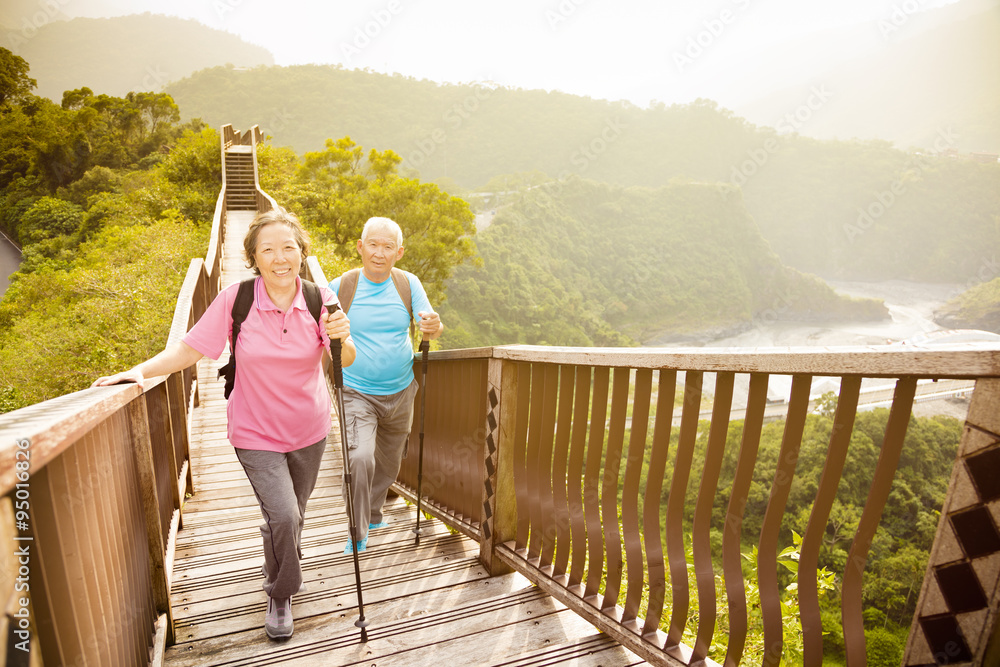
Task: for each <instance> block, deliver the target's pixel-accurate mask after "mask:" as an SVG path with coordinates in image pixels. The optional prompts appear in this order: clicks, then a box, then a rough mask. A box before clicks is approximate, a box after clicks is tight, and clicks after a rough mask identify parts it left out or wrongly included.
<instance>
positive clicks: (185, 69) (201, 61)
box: [0, 7, 274, 102]
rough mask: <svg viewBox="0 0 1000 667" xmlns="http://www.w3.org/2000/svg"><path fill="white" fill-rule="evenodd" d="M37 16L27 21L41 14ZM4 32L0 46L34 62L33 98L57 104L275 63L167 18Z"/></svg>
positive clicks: (237, 41) (255, 50)
mask: <svg viewBox="0 0 1000 667" xmlns="http://www.w3.org/2000/svg"><path fill="white" fill-rule="evenodd" d="M37 10H38V7H36V8H35V11H34V12H31V13H29V14H26V16H36V15H39V14H38V11H37ZM41 15H43V16H44V14H41ZM7 28H8V29H6V30H2V31H0V46H5V47H6V48H8V49H10V50H11V51H13V52H14V53H16V54H17V55H19V56H21V57H22V58H24V59H25V60H27V61H28V62H29V63H31V76H32V77H34V78H35V79H36V80H37V81H38V88H37V90H36V91H35V92H36V93H37V94H38V95H41V96H42V97H48V98H49V99H51V100H53V101H55V102H59V101H60V100H61V99H62V94H63V91H66V90H73V89H76V88H81V87H84V86H86V87H88V88H90V89H92V90H97V91H100V92H102V93H105V94H108V95H115V96H124V95H125V94H126V93H128V92H129V91H160V90H162V89H163V87H164V86H165V85H167V84H168V83H169V82H171V81H176V80H178V79H182V78H184V77H186V76H188V75H190V74H191V73H192V72H195V71H197V70H201V69H204V68H206V67H214V66H216V65H220V66H224V65H226V64H231V65H234V66H237V67H254V66H256V65H273V64H274V57H273V56H272V55H271V53H270V52H269V51H268V50H267V49H265V48H263V47H261V46H256V45H254V44H249V43H247V42H245V41H243V39H241V38H240V37H237V36H236V35H234V34H232V33H228V32H224V31H221V30H215V29H213V28H209V27H208V26H205V25H204V24H201V23H198V22H197V21H191V20H185V19H179V18H174V17H169V16H158V15H153V14H141V15H139V14H136V15H132V16H121V17H116V18H106V19H86V18H76V19H73V20H71V21H59V20H54V19H53V20H49V21H46V22H41V23H39V22H37V21H25V22H23V23H17V22H15V23H14V24H13V25H10V26H7Z"/></svg>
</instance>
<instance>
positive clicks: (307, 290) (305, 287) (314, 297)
mask: <svg viewBox="0 0 1000 667" xmlns="http://www.w3.org/2000/svg"><path fill="white" fill-rule="evenodd" d="M302 296H304V297H305V299H306V306H307V307H308V308H309V314H310V315H312V316H313V319H314V320H316V323H317V324H319V316H320V314H321V312H320V311H321V310H322V309H323V294H322V292H320V291H319V285H317V284H316V283H314V282H313V281H311V280H305V279H303V280H302Z"/></svg>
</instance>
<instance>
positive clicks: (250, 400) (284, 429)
mask: <svg viewBox="0 0 1000 667" xmlns="http://www.w3.org/2000/svg"><path fill="white" fill-rule="evenodd" d="M238 290H239V283H236V284H233V285H230V286H229V287H227V288H226V289H224V290H223V291H222V292H220V293H219V296H217V297H216V298H215V300H214V301H212V304H211V305H210V306H209V307H208V310H206V311H205V314H204V315H202V316H201V319H200V320H198V323H197V324H195V325H194V327H193V328H192V329H191V330H190V331H189V332H188V333H187V335H186V336H185V337H184V342H185V343H187V344H188V345H190V346H191V347H193V348H194V349H195V350H197V351H198V352H201V353H202V354H204V355H205V356H207V357H211V358H212V359H218V358H219V356H220V355H221V354H222V352H223V351H224V350H225V348H226V342H227V341H228V340H229V337H230V335H232V328H233V316H232V312H233V302H234V301H236V292H237V291H238ZM320 290H321V291H322V294H323V302H324V303H338V301H337V296H336V294H334V293H333V292H331V291H330V290H329V289H328V288H327V287H320ZM322 312H324V313H325V312H326V308H323V309H322ZM329 343H330V341H329V338H328V337H327V335H326V331H325V330H324V329H323V327H321V326H320V325H319V324H317V322H316V320H314V319H313V317H312V315H311V314H310V313H309V308H308V306H307V305H306V300H305V297H304V296H303V295H302V283H301V279H299V291H298V294H296V295H295V299H294V300H293V301H292V305H291V307H290V308H289V309H288V310H287V311H285V312H282V311H281V310H278V307H277V306H275V305H274V303H272V302H271V298H270V297H269V296H268V295H267V290H266V289H265V287H264V281H263V279H261V278H259V277H258V278H257V280H256V282H255V284H254V303H253V306H251V307H250V312H249V313H247V318H246V320H244V322H243V326H242V328H241V329H240V337H239V340H238V341H237V343H236V382H235V384H234V385H233V391H232V393H231V394H230V395H229V404H228V406H227V409H226V414H227V416H228V418H229V442H230V443H232V445H233V446H234V447H239V448H241V449H265V450H269V451H273V452H291V451H294V450H296V449H301V448H302V447H306V446H308V445H311V444H313V443H316V442H318V441H320V440H321V439H323V438H324V437H326V435H327V434H328V433H329V431H330V405H331V404H330V392H329V391H328V390H327V386H326V380H325V378H324V377H323V371H322V368H321V365H320V361H321V359H322V357H323V349H324V347H326V348H329Z"/></svg>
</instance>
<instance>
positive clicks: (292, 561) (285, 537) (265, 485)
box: [236, 438, 326, 598]
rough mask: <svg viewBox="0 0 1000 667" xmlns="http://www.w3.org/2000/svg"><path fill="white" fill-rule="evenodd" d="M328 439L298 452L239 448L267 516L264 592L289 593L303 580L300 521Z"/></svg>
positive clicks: (282, 595) (263, 530) (263, 527)
mask: <svg viewBox="0 0 1000 667" xmlns="http://www.w3.org/2000/svg"><path fill="white" fill-rule="evenodd" d="M324 450H326V438H323V439H322V440H320V441H319V442H317V443H315V444H312V445H309V446H308V447H303V448H302V449H297V450H295V451H294V452H287V453H282V452H268V451H262V450H257V449H239V448H237V449H236V456H237V457H238V458H239V460H240V463H241V464H242V465H243V470H245V471H246V474H247V478H248V479H249V480H250V486H252V487H253V492H254V495H256V496H257V502H258V503H259V504H260V513H261V514H262V515H263V517H264V523H263V524H261V527H260V534H261V536H262V537H263V538H264V592H266V593H267V594H268V595H269V596H271V597H275V598H287V597H291V596H292V595H294V594H295V593H297V592H298V590H299V587H300V586H301V585H302V566H301V559H302V526H303V524H304V522H305V514H306V502H307V501H308V500H309V496H310V494H312V492H313V489H314V488H315V487H316V479H317V478H318V477H319V466H320V462H321V461H322V460H323V452H324Z"/></svg>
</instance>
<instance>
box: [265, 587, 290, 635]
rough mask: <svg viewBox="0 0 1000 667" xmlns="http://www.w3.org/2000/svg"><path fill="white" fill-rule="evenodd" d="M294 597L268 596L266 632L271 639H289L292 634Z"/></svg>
mask: <svg viewBox="0 0 1000 667" xmlns="http://www.w3.org/2000/svg"><path fill="white" fill-rule="evenodd" d="M292 629H293V622H292V598H272V597H271V596H268V598H267V614H265V615H264V632H266V633H267V636H268V637H270V638H271V639H288V638H289V637H291V636H292Z"/></svg>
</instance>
